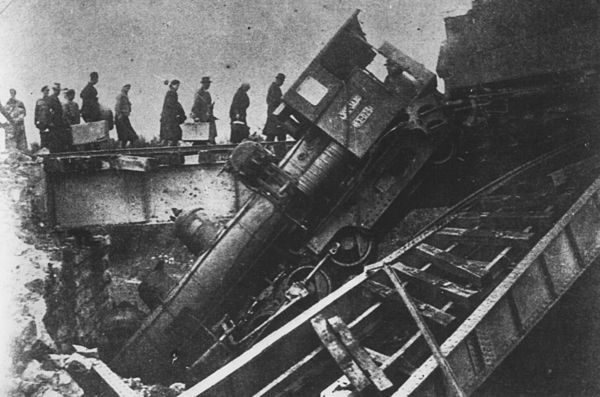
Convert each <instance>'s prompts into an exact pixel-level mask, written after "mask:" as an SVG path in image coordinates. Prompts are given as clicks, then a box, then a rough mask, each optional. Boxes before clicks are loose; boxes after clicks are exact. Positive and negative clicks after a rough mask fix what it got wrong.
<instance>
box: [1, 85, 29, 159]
mask: <svg viewBox="0 0 600 397" xmlns="http://www.w3.org/2000/svg"><path fill="white" fill-rule="evenodd" d="M9 92H10V99H9V100H8V101H7V102H6V105H5V106H4V110H5V111H6V112H7V113H8V115H9V116H10V118H11V122H10V123H9V124H8V125H7V126H6V128H5V132H6V137H5V138H6V139H5V141H6V148H16V149H17V150H21V151H23V150H27V136H26V135H25V116H26V115H27V111H26V110H25V105H24V104H23V102H22V101H20V100H18V99H17V98H16V96H17V91H16V90H15V89H14V88H11V89H10V90H9Z"/></svg>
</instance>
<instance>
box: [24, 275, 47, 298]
mask: <svg viewBox="0 0 600 397" xmlns="http://www.w3.org/2000/svg"><path fill="white" fill-rule="evenodd" d="M25 288H27V289H28V290H29V291H31V292H34V293H36V294H40V295H43V294H44V280H42V279H41V278H36V279H35V280H32V281H30V282H28V283H25Z"/></svg>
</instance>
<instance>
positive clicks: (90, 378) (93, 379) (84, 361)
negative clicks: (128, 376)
mask: <svg viewBox="0 0 600 397" xmlns="http://www.w3.org/2000/svg"><path fill="white" fill-rule="evenodd" d="M67 371H68V372H69V374H70V375H71V376H72V377H73V379H75V381H76V382H77V383H78V384H79V385H80V386H81V387H82V388H83V389H84V391H85V395H101V396H107V397H113V396H114V397H135V396H137V393H135V392H134V391H133V390H131V389H130V388H129V386H127V385H126V384H125V382H123V380H122V379H121V378H120V377H119V376H117V374H115V373H114V372H113V371H112V370H111V369H110V368H109V367H108V365H106V364H105V363H104V362H102V361H101V360H99V359H97V358H88V357H84V356H83V355H81V354H79V353H74V354H72V355H71V356H70V357H69V358H68V359H67Z"/></svg>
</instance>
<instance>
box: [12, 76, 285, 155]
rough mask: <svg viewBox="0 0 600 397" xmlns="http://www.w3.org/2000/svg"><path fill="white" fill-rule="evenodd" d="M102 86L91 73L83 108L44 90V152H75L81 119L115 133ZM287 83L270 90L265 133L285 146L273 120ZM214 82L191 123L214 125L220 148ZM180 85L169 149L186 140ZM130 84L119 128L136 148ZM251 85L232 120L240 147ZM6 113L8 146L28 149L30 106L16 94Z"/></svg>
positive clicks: (234, 106)
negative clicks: (212, 90)
mask: <svg viewBox="0 0 600 397" xmlns="http://www.w3.org/2000/svg"><path fill="white" fill-rule="evenodd" d="M98 81H99V75H98V73H97V72H92V73H90V81H89V82H88V83H87V85H86V86H85V87H84V88H83V90H81V94H80V97H81V99H82V106H81V109H79V105H78V104H77V102H75V101H74V99H75V90H73V89H64V91H65V92H64V97H65V99H66V102H65V103H62V104H61V102H60V99H59V95H60V92H61V85H60V84H59V83H55V84H54V86H53V87H52V91H53V93H52V94H50V88H49V87H48V86H44V87H42V90H41V91H42V97H41V98H40V99H38V101H37V102H36V106H35V118H34V122H35V126H36V127H37V128H38V129H39V131H40V143H41V146H42V147H45V148H48V149H49V150H50V151H51V152H61V151H67V150H71V149H72V135H71V130H70V126H71V125H75V124H79V123H80V122H81V119H83V120H84V121H85V122H94V121H100V120H107V121H108V124H109V129H112V125H113V117H112V113H111V112H110V111H108V110H107V109H103V108H102V107H101V105H100V103H99V102H98V91H97V90H96V88H95V87H94V86H95V85H96V84H97V83H98ZM284 81H285V75H284V74H283V73H279V74H277V76H276V77H275V81H274V82H273V83H272V84H271V86H270V87H269V90H268V92H267V122H266V124H265V127H264V129H263V134H264V135H266V137H267V140H269V141H273V140H275V139H277V140H279V141H283V140H285V137H286V134H285V132H284V131H283V129H282V128H281V127H280V126H279V124H278V122H277V121H276V119H275V118H274V117H273V115H272V113H273V111H274V110H275V109H276V108H277V106H279V104H280V103H281V98H282V92H281V86H282V85H283V83H284ZM211 83H212V81H211V80H210V78H209V77H203V78H202V80H201V87H200V89H199V90H198V91H197V92H196V95H195V97H194V105H193V107H192V111H191V113H190V116H191V118H192V119H193V120H194V121H196V122H198V121H200V122H207V123H209V142H211V143H215V138H216V136H217V128H216V124H215V120H216V117H215V116H214V113H213V109H214V102H213V101H212V98H211V95H210V92H209V89H210V86H211ZM180 84H181V83H180V82H179V81H178V80H172V81H171V82H170V83H168V85H169V90H168V91H167V93H166V95H165V101H164V104H163V109H162V113H161V118H160V139H161V142H164V143H166V144H168V145H177V143H178V141H179V140H181V135H182V131H181V127H180V124H181V123H183V122H184V121H185V120H186V118H187V117H186V115H185V112H184V111H183V107H182V106H181V104H180V103H179V101H178V97H177V90H178V89H179V86H180ZM130 88H131V85H130V84H125V85H124V86H123V87H122V89H121V92H120V93H119V95H118V96H117V98H116V104H115V108H114V110H115V112H114V124H115V125H116V128H117V136H118V140H119V142H120V144H121V146H122V147H126V146H127V144H128V143H133V142H135V141H136V140H137V139H138V136H137V133H136V131H135V130H134V128H133V127H132V125H131V122H130V120H129V116H130V114H131V102H130V100H129V97H128V93H129V90H130ZM249 90H250V84H248V83H243V84H242V85H241V86H240V87H239V88H238V90H237V92H236V93H235V95H234V97H233V100H232V103H231V107H230V110H229V116H230V120H231V135H230V139H229V141H230V142H232V143H239V142H241V141H242V140H243V139H245V138H247V137H248V136H249V128H248V125H247V122H246V112H247V109H248V107H249V106H250V99H249V97H248V94H247V93H248V91H249ZM2 112H3V114H5V116H7V119H10V121H11V122H10V123H7V124H5V125H3V127H5V130H6V142H7V147H15V148H16V149H18V150H26V149H27V138H26V135H25V126H24V118H25V116H26V110H25V105H24V104H23V102H22V101H20V100H18V99H16V90H14V89H11V90H10V99H9V100H8V101H7V103H6V105H5V106H4V107H2Z"/></svg>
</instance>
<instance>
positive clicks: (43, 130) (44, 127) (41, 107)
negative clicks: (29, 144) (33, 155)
mask: <svg viewBox="0 0 600 397" xmlns="http://www.w3.org/2000/svg"><path fill="white" fill-rule="evenodd" d="M49 93H50V89H49V88H48V86H47V85H45V86H43V87H42V97H41V98H40V99H38V100H37V101H36V102H35V112H34V123H35V126H36V128H37V129H38V130H40V146H41V147H43V148H46V149H48V142H49V131H48V123H49V122H50V111H49V107H48V94H49Z"/></svg>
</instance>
